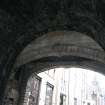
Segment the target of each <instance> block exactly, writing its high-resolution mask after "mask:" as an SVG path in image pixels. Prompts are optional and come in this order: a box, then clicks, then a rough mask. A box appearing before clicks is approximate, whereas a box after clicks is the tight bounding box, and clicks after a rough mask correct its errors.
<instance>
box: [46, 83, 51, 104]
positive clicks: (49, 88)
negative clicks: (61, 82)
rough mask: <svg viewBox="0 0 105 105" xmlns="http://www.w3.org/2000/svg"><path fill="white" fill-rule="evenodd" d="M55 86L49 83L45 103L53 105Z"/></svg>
mask: <svg viewBox="0 0 105 105" xmlns="http://www.w3.org/2000/svg"><path fill="white" fill-rule="evenodd" d="M52 96H53V86H52V85H51V84H50V83H47V86H46V98H45V105H52Z"/></svg>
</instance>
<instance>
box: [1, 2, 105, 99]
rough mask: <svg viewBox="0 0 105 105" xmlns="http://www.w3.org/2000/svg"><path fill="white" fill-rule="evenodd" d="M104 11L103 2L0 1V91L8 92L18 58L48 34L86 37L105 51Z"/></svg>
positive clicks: (104, 3) (104, 4) (104, 5)
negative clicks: (31, 43)
mask: <svg viewBox="0 0 105 105" xmlns="http://www.w3.org/2000/svg"><path fill="white" fill-rule="evenodd" d="M104 8H105V2H104V0H3V1H0V91H1V92H2V93H3V91H4V89H5V86H6V81H7V80H8V78H9V76H10V74H11V71H12V68H13V65H14V62H15V61H16V57H17V56H18V54H19V53H20V52H21V51H22V50H23V49H24V47H25V46H27V44H29V43H30V42H31V41H32V40H34V39H35V38H38V37H40V36H42V35H43V34H45V33H48V32H52V31H56V30H58V31H59V30H62V31H64V30H66V31H68V30H69V31H76V32H80V33H85V34H86V35H88V36H90V37H92V38H93V39H94V40H95V41H96V42H97V43H98V44H99V45H100V46H101V47H102V48H103V49H104V50H105V9H104ZM1 92H0V93H1ZM1 97H2V94H0V99H1Z"/></svg>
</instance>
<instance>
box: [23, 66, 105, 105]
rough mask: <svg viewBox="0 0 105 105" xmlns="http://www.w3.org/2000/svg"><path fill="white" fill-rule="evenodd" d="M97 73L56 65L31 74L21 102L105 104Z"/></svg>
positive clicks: (59, 104)
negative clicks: (53, 67)
mask: <svg viewBox="0 0 105 105" xmlns="http://www.w3.org/2000/svg"><path fill="white" fill-rule="evenodd" d="M98 77H99V75H98V73H95V72H92V71H88V70H83V69H79V68H78V69H77V68H67V69H65V68H57V69H52V70H48V71H45V72H42V73H39V74H37V75H36V74H35V75H33V76H32V77H31V78H30V79H29V81H28V83H27V88H26V94H25V99H24V105H105V94H104V90H105V88H104V89H103V88H101V85H100V84H99V82H100V81H99V79H98Z"/></svg>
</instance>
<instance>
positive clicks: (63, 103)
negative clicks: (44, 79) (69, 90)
mask: <svg viewBox="0 0 105 105" xmlns="http://www.w3.org/2000/svg"><path fill="white" fill-rule="evenodd" d="M60 105H66V95H64V94H62V93H61V94H60Z"/></svg>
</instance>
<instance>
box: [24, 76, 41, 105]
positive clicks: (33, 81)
mask: <svg viewBox="0 0 105 105" xmlns="http://www.w3.org/2000/svg"><path fill="white" fill-rule="evenodd" d="M40 82H41V79H40V77H38V76H37V75H34V76H33V77H31V78H30V79H29V81H28V83H27V87H26V93H25V99H24V105H26V104H28V105H38V98H39V91H40Z"/></svg>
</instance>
